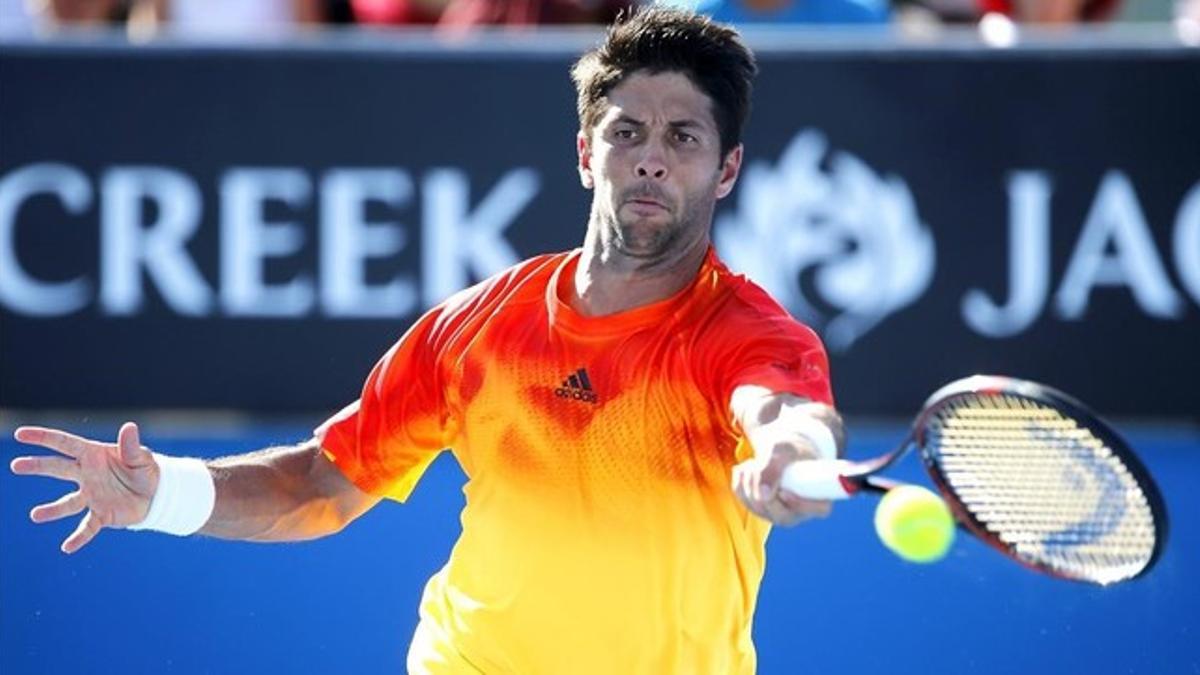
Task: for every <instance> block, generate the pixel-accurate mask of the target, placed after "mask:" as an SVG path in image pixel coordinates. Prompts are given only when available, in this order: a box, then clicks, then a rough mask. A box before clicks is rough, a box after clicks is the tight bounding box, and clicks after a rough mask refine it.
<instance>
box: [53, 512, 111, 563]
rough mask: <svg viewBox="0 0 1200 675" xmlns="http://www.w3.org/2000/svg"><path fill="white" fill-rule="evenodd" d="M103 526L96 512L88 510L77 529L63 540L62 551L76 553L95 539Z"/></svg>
mask: <svg viewBox="0 0 1200 675" xmlns="http://www.w3.org/2000/svg"><path fill="white" fill-rule="evenodd" d="M103 527H104V526H103V525H101V524H100V519H99V518H97V517H96V514H94V513H92V512H91V511H88V513H87V515H86V516H84V517H83V520H81V521H79V527H77V528H75V531H74V532H72V533H71V536H69V537H67V538H66V539H65V540H64V541H63V543H62V552H63V553H74V552H76V551H78V550H79V549H81V548H83V547H84V546H86V545H87V544H88V542H90V541H91V540H92V539H94V538H95V537H96V535H97V534H100V530H101V529H102V528H103Z"/></svg>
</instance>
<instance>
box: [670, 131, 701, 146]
mask: <svg viewBox="0 0 1200 675" xmlns="http://www.w3.org/2000/svg"><path fill="white" fill-rule="evenodd" d="M675 140H677V141H679V142H680V143H687V144H691V143H699V142H700V139H698V138H696V137H695V136H693V135H691V134H689V133H684V132H682V131H680V132H677V133H676V134H675Z"/></svg>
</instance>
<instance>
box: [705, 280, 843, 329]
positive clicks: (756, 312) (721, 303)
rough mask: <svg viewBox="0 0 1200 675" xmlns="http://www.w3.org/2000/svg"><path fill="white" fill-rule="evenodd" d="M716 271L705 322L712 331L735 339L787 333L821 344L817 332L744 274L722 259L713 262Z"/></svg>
mask: <svg viewBox="0 0 1200 675" xmlns="http://www.w3.org/2000/svg"><path fill="white" fill-rule="evenodd" d="M713 274H714V280H713V282H712V283H713V285H714V287H715V288H716V291H717V292H716V297H715V298H714V300H715V301H714V302H713V303H712V306H711V310H710V316H709V317H708V319H709V320H708V321H705V322H704V323H705V325H706V328H707V329H708V331H709V332H711V331H716V332H717V333H719V334H721V335H723V336H725V337H726V338H728V339H730V340H732V341H734V342H749V341H754V340H755V339H758V338H762V337H779V336H783V335H786V336H790V337H791V338H792V339H799V340H803V341H805V342H816V343H819V341H820V340H819V338H818V337H817V334H816V332H815V331H813V330H812V329H811V328H810V327H808V326H807V325H805V324H804V323H802V322H800V321H799V320H797V319H796V318H795V317H793V316H792V315H791V313H790V312H788V310H787V309H786V308H785V307H783V305H781V304H779V302H778V301H777V300H775V298H773V297H771V294H770V293H768V292H767V291H766V290H764V289H763V288H762V287H761V286H759V285H758V284H756V283H754V281H752V280H751V279H749V278H747V277H746V276H745V275H743V274H737V273H734V272H732V271H730V270H729V268H727V267H726V266H725V265H724V263H721V262H720V261H719V260H718V261H716V262H715V264H714V265H713Z"/></svg>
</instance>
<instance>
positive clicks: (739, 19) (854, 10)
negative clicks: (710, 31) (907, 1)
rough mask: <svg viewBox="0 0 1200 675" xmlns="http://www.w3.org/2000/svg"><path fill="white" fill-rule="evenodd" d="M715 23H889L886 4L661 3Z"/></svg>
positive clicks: (795, 0) (880, 0) (826, 0)
mask: <svg viewBox="0 0 1200 675" xmlns="http://www.w3.org/2000/svg"><path fill="white" fill-rule="evenodd" d="M660 4H664V5H670V6H674V7H683V8H685V9H693V10H695V11H697V12H700V13H702V14H707V15H709V16H711V17H712V18H714V19H716V20H718V21H726V22H729V23H733V24H735V25H739V26H741V25H745V24H752V23H807V24H878V23H886V22H887V21H888V20H889V17H890V15H891V11H890V9H889V6H888V0H661V1H660Z"/></svg>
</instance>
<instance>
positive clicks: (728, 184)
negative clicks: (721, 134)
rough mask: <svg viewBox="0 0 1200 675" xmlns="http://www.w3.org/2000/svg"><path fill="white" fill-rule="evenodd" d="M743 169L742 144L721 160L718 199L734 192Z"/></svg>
mask: <svg viewBox="0 0 1200 675" xmlns="http://www.w3.org/2000/svg"><path fill="white" fill-rule="evenodd" d="M741 170H742V144H741V143H738V144H737V146H736V147H734V149H732V150H730V151H729V154H727V155H725V159H724V161H722V162H721V177H720V178H719V179H718V180H717V199H724V198H725V197H726V196H727V195H728V194H729V193H730V192H733V184H734V183H736V182H737V177H738V172H739V171H741Z"/></svg>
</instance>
